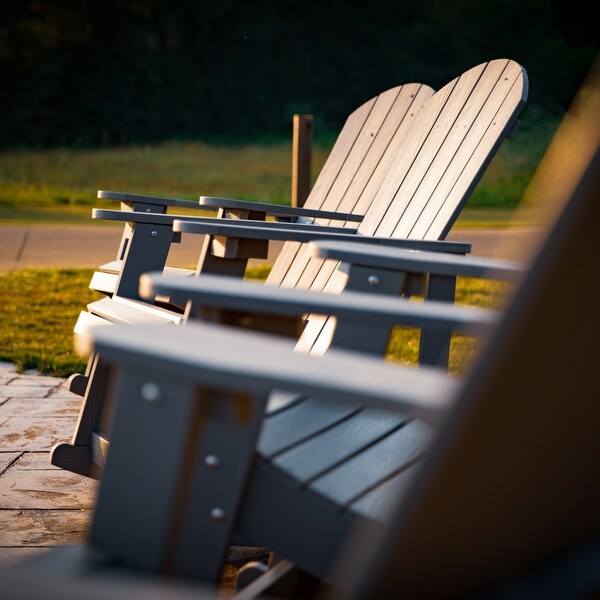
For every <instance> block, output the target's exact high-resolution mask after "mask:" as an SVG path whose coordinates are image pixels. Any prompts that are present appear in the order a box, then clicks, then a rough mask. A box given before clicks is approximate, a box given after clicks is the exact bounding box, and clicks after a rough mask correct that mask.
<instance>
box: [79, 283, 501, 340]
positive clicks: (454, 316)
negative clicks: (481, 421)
mask: <svg viewBox="0 0 600 600" xmlns="http://www.w3.org/2000/svg"><path fill="white" fill-rule="evenodd" d="M140 292H141V294H142V295H149V296H153V295H155V294H156V293H161V294H165V295H174V296H177V297H187V298H188V299H189V300H190V301H191V303H193V304H194V306H195V307H210V308H212V307H216V308H219V309H224V310H225V309H231V310H238V311H247V310H248V307H249V306H251V307H252V309H251V310H252V312H257V313H263V312H264V313H267V314H273V315H292V316H296V315H297V316H302V315H303V314H305V313H306V312H314V313H321V314H326V315H334V316H337V317H339V318H342V319H347V320H348V321H350V322H351V323H356V324H365V325H367V326H369V327H373V326H375V325H377V324H382V325H385V326H386V327H387V328H388V329H389V328H390V327H391V326H392V325H397V324H403V325H408V326H410V325H413V326H418V327H434V328H436V329H443V330H445V329H447V328H448V327H449V328H451V329H453V330H460V331H465V330H466V331H470V332H476V333H485V332H487V331H489V330H490V329H492V328H493V327H495V325H496V322H497V314H496V313H495V312H494V311H491V310H488V309H481V308H475V307H465V306H454V307H453V306H449V305H448V304H447V303H445V302H444V303H442V302H425V303H423V302H409V301H407V300H406V299H404V298H393V297H389V296H385V295H381V296H372V295H370V294H365V293H361V292H346V293H345V294H341V295H334V294H317V293H315V292H311V291H307V290H288V289H286V288H270V287H267V286H264V285H262V284H261V283H258V282H253V281H238V280H236V279H233V278H223V277H215V276H211V275H205V276H203V277H200V278H181V277H174V278H170V279H168V278H166V277H164V276H160V275H151V274H147V275H144V276H143V277H142V279H141V281H140ZM115 305H116V308H115V311H121V312H122V311H127V310H136V309H139V310H142V311H144V313H145V314H147V315H149V317H148V318H149V319H150V318H152V319H154V318H155V319H157V320H158V319H162V318H168V317H169V312H168V311H164V310H161V309H157V308H155V307H148V306H146V305H144V304H143V303H135V302H133V301H123V300H121V299H113V300H111V299H108V298H103V299H102V300H99V301H97V302H96V303H92V304H90V307H91V309H90V310H93V312H95V313H96V314H98V315H101V316H105V314H110V310H111V307H113V306H115ZM97 307H102V308H104V311H105V314H103V313H102V312H101V309H100V308H97ZM178 318H180V317H175V318H174V319H175V321H176V320H177V319H178ZM122 320H123V321H126V320H127V314H126V312H125V315H124V317H123V318H122ZM346 348H348V346H346Z"/></svg>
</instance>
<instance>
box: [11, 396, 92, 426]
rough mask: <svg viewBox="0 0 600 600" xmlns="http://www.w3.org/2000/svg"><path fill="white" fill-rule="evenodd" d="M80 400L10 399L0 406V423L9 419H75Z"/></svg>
mask: <svg viewBox="0 0 600 600" xmlns="http://www.w3.org/2000/svg"><path fill="white" fill-rule="evenodd" d="M80 406H81V399H79V400H76V399H72V398H68V397H65V398H56V397H55V396H54V395H52V397H51V398H44V399H42V400H40V399H39V398H10V399H8V400H6V402H4V403H3V404H1V405H0V421H2V420H4V418H9V417H71V418H74V417H77V415H78V414H79V407H80Z"/></svg>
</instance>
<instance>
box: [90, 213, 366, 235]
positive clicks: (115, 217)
mask: <svg viewBox="0 0 600 600" xmlns="http://www.w3.org/2000/svg"><path fill="white" fill-rule="evenodd" d="M92 218H93V219H103V220H108V221H121V222H127V223H146V224H148V225H163V226H165V225H166V226H173V225H174V223H175V221H185V222H190V223H195V224H198V225H205V224H206V225H211V224H213V223H215V222H221V221H224V222H225V223H227V220H226V219H217V218H215V217H191V216H186V215H163V214H157V213H143V212H133V211H126V212H125V211H120V210H107V209H103V208H94V209H92ZM235 226H236V227H239V228H240V229H242V228H245V227H252V228H255V229H265V230H266V231H269V230H271V229H273V228H276V229H283V230H289V231H313V232H323V233H325V232H338V233H343V232H346V231H348V232H350V233H353V232H356V229H352V228H347V227H329V226H324V225H311V224H306V223H273V222H269V221H254V220H251V219H248V220H246V219H236V220H235ZM182 231H183V230H182ZM191 232H192V233H195V232H193V231H191ZM203 233H206V232H203Z"/></svg>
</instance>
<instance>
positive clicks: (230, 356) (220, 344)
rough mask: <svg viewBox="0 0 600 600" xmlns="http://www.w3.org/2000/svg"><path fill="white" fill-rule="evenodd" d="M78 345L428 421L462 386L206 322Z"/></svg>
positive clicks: (229, 383) (422, 371)
mask: <svg viewBox="0 0 600 600" xmlns="http://www.w3.org/2000/svg"><path fill="white" fill-rule="evenodd" d="M77 349H78V351H79V352H81V353H82V354H89V353H90V352H91V351H92V350H95V351H97V352H99V353H100V355H101V356H103V357H104V358H105V359H106V361H107V362H108V363H109V364H110V363H116V364H123V365H131V364H133V365H139V364H147V363H146V361H147V360H152V363H153V370H154V369H156V371H155V373H157V374H158V373H166V374H168V376H169V377H170V378H172V379H182V380H187V381H192V382H197V383H198V384H201V385H205V386H210V387H213V388H216V389H235V390H240V389H247V390H257V391H270V390H273V389H281V390H287V391H291V392H296V393H301V394H306V395H315V396H318V397H322V398H327V400H328V401H332V402H335V401H339V402H352V401H357V402H359V403H360V404H361V405H370V406H373V407H375V408H381V409H386V410H390V409H391V410H400V411H407V410H408V411H409V412H411V413H413V414H414V415H415V416H417V417H420V418H423V419H424V420H427V421H429V422H433V423H439V420H440V418H441V417H442V415H443V414H444V413H445V412H446V411H447V409H448V408H449V407H451V406H452V404H453V401H454V398H455V396H456V394H457V393H458V390H459V389H460V385H461V382H460V380H456V379H453V378H449V377H447V376H446V375H445V374H443V373H442V372H440V371H439V370H438V369H432V368H427V367H421V368H419V369H412V368H403V367H400V366H398V365H393V364H390V363H386V362H385V361H382V360H381V359H376V358H371V357H364V356H359V355H357V354H356V353H354V352H346V351H343V350H331V351H330V352H329V353H328V354H327V355H326V356H318V357H317V356H311V355H309V354H303V353H300V352H294V349H293V344H290V343H289V342H287V341H283V340H280V339H274V338H273V337H271V336H266V335H264V334H262V335H261V334H257V333H254V332H253V333H251V332H246V331H242V330H240V329H237V328H234V329H232V328H228V327H225V326H222V325H211V324H208V323H190V324H188V325H186V326H185V327H172V328H171V327H163V326H152V325H148V326H146V325H142V326H140V325H116V326H114V327H101V328H97V329H95V330H93V331H92V332H91V333H90V336H84V337H82V338H80V339H79V340H78V347H77Z"/></svg>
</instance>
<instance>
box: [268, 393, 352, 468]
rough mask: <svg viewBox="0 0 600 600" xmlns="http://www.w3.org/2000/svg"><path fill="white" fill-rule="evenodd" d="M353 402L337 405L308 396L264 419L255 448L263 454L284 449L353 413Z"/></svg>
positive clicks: (269, 455)
mask: <svg viewBox="0 0 600 600" xmlns="http://www.w3.org/2000/svg"><path fill="white" fill-rule="evenodd" d="M357 410H358V406H357V405H356V404H347V405H346V406H339V405H336V404H327V403H326V402H322V401H319V400H318V399H315V398H309V399H307V400H303V401H301V402H298V403H296V404H294V405H293V406H291V407H289V408H287V409H286V410H283V411H280V412H278V413H277V414H275V415H272V416H270V417H269V418H268V419H267V420H265V422H264V423H263V427H262V432H261V435H260V439H259V442H258V451H259V452H260V454H261V455H262V456H264V457H265V458H272V457H273V456H274V455H276V454H278V453H280V452H283V451H284V450H287V449H288V448H290V447H292V446H294V445H296V444H298V443H299V442H301V441H303V440H305V439H306V438H310V437H312V436H314V435H315V434H316V433H318V432H320V431H322V430H324V429H326V428H328V427H332V426H334V425H336V424H337V423H339V422H340V421H343V420H344V419H347V418H348V417H349V416H351V415H353V414H354V413H356V411H357Z"/></svg>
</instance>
